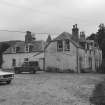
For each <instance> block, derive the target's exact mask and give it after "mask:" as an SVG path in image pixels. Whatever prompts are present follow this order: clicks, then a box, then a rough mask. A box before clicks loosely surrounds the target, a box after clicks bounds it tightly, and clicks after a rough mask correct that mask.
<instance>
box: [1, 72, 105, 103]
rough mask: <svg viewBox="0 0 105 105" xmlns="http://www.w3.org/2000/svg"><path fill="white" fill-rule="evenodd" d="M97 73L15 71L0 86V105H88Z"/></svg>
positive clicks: (97, 76) (102, 77) (97, 77)
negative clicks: (11, 77)
mask: <svg viewBox="0 0 105 105" xmlns="http://www.w3.org/2000/svg"><path fill="white" fill-rule="evenodd" d="M104 77H105V75H101V74H70V73H69V74H67V73H44V72H39V73H36V74H17V75H15V78H14V80H13V81H12V83H11V84H10V85H6V84H1V85H0V105H90V102H89V100H90V97H92V96H93V93H94V90H95V87H96V86H97V84H99V83H101V81H103V80H104Z"/></svg>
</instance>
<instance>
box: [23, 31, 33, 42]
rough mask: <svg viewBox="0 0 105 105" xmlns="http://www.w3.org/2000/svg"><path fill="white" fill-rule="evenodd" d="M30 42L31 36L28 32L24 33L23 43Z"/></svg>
mask: <svg viewBox="0 0 105 105" xmlns="http://www.w3.org/2000/svg"><path fill="white" fill-rule="evenodd" d="M31 41H32V35H31V32H30V31H26V35H25V43H30V42H31Z"/></svg>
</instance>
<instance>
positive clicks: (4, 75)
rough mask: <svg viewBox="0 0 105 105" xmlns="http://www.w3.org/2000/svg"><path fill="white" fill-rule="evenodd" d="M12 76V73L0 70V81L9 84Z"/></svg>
mask: <svg viewBox="0 0 105 105" xmlns="http://www.w3.org/2000/svg"><path fill="white" fill-rule="evenodd" d="M13 78H14V73H11V72H4V71H2V70H0V83H1V82H5V83H7V84H10V83H11V81H12V79H13Z"/></svg>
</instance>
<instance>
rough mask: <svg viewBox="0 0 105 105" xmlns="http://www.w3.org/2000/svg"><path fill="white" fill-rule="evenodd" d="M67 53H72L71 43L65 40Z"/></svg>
mask: <svg viewBox="0 0 105 105" xmlns="http://www.w3.org/2000/svg"><path fill="white" fill-rule="evenodd" d="M65 51H70V41H69V40H65Z"/></svg>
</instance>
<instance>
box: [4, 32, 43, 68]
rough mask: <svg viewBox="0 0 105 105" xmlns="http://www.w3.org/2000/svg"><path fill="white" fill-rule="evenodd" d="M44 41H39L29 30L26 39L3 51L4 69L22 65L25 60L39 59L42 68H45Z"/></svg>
mask: <svg viewBox="0 0 105 105" xmlns="http://www.w3.org/2000/svg"><path fill="white" fill-rule="evenodd" d="M44 45H45V42H44V41H37V40H35V38H34V37H33V36H32V35H31V32H29V31H27V33H26V35H25V41H22V42H17V43H16V44H15V45H13V46H11V47H10V48H8V49H7V50H6V51H5V52H4V53H3V65H2V68H3V69H12V68H13V67H14V66H21V65H22V64H23V62H28V61H37V62H38V63H39V66H40V68H41V69H43V68H44Z"/></svg>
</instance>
